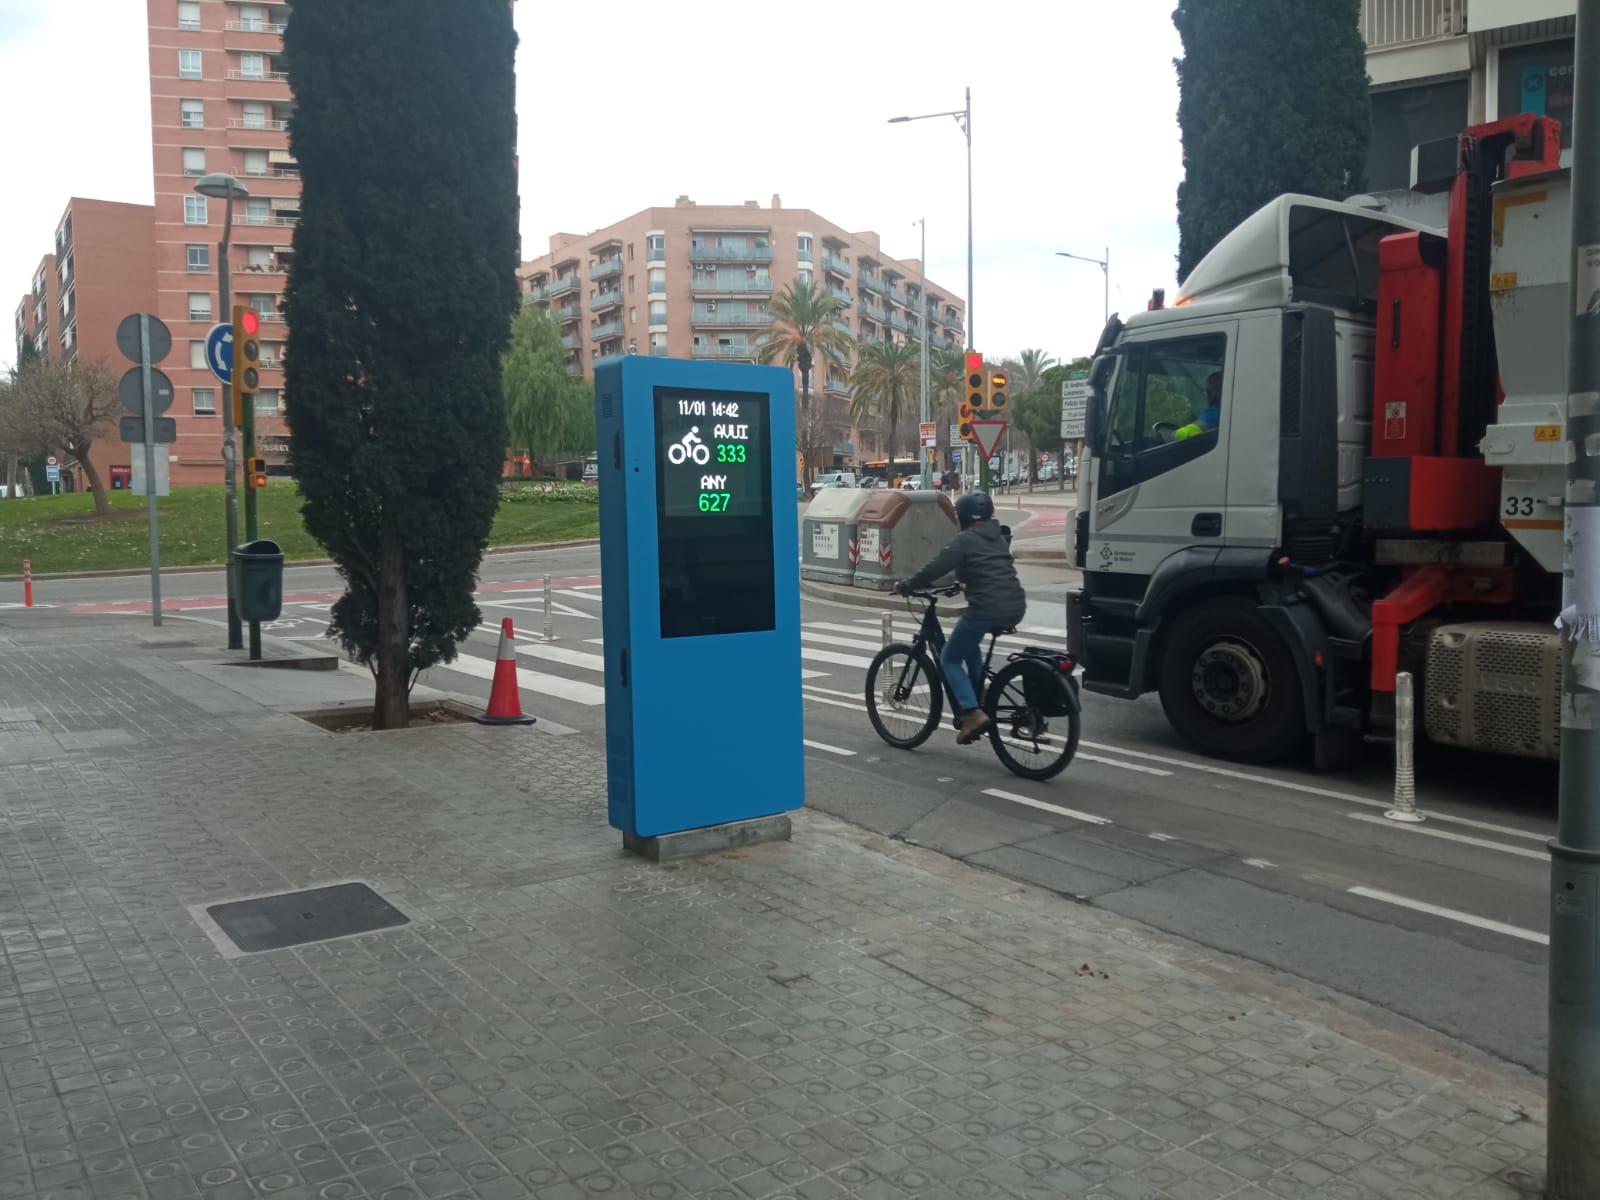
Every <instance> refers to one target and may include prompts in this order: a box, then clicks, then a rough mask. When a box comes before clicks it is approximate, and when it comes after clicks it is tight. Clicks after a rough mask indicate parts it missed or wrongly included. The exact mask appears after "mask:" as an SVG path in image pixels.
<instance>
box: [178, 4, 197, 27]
mask: <svg viewBox="0 0 1600 1200" xmlns="http://www.w3.org/2000/svg"><path fill="white" fill-rule="evenodd" d="M178 28H179V29H199V28H200V0H178Z"/></svg>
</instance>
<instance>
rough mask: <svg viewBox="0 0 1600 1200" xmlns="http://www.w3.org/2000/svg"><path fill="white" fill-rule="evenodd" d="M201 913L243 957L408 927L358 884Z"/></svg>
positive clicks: (397, 912) (244, 902) (397, 913)
mask: <svg viewBox="0 0 1600 1200" xmlns="http://www.w3.org/2000/svg"><path fill="white" fill-rule="evenodd" d="M206 912H207V914H209V915H210V917H211V919H212V920H213V921H215V922H216V923H217V925H218V927H219V928H220V929H221V930H222V932H223V933H225V934H227V935H228V937H230V938H231V939H232V940H233V944H234V945H236V946H238V947H239V949H241V950H243V951H244V952H245V953H246V954H253V953H256V952H258V951H261V950H281V949H283V948H284V947H285V946H301V945H304V944H305V943H307V942H324V941H327V940H328V939H329V938H339V937H348V936H349V935H350V934H353V933H371V932H372V931H373V930H374V929H388V928H389V927H390V926H393V925H409V924H410V923H411V918H410V917H408V916H406V915H405V914H404V913H403V912H401V911H400V910H399V909H397V908H395V907H394V906H393V905H392V904H390V903H389V902H388V901H387V900H385V899H384V898H383V897H382V896H380V895H378V893H377V892H375V891H373V890H372V889H371V888H369V887H368V886H367V885H366V884H364V883H340V884H335V885H334V886H333V887H324V888H311V889H310V890H309V891H304V892H284V893H282V894H281V895H277V896H262V897H259V898H257V899H255V900H234V901H231V902H229V903H227V904H213V905H211V906H210V907H209V908H207V909H206Z"/></svg>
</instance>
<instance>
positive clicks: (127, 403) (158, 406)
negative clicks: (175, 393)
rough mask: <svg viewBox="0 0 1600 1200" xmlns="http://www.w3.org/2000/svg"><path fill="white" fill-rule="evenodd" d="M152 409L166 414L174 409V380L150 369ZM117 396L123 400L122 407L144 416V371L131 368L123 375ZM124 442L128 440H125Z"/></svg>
mask: <svg viewBox="0 0 1600 1200" xmlns="http://www.w3.org/2000/svg"><path fill="white" fill-rule="evenodd" d="M150 389H151V391H150V409H151V411H152V412H156V413H164V412H166V411H167V409H169V408H171V407H172V380H170V379H168V378H167V376H166V374H165V373H164V372H161V371H157V370H156V369H155V368H154V367H152V368H151V369H150ZM117 395H118V396H119V397H120V398H121V400H122V407H123V408H125V409H127V410H128V411H129V412H131V413H133V414H134V415H135V416H138V417H143V416H144V371H143V370H141V369H140V368H139V367H129V368H128V369H127V370H126V371H124V372H123V373H122V378H121V379H120V380H119V381H118V382H117ZM123 440H124V441H126V440H127V439H126V438H124V439H123Z"/></svg>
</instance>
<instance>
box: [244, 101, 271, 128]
mask: <svg viewBox="0 0 1600 1200" xmlns="http://www.w3.org/2000/svg"><path fill="white" fill-rule="evenodd" d="M244 127H245V128H246V129H265V128H266V127H267V106H266V105H265V104H256V103H254V102H250V103H247V104H246V105H245V106H244Z"/></svg>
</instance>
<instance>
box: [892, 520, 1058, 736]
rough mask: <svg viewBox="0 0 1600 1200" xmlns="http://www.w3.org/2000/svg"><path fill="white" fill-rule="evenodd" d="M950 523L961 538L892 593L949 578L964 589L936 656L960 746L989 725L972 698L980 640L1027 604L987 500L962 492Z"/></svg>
mask: <svg viewBox="0 0 1600 1200" xmlns="http://www.w3.org/2000/svg"><path fill="white" fill-rule="evenodd" d="M956 520H957V521H958V522H959V523H960V525H961V532H960V533H958V534H956V536H955V537H954V538H953V539H951V541H950V544H949V545H948V546H946V547H945V548H944V549H943V550H941V551H939V553H938V554H937V555H935V556H934V558H933V561H932V562H930V563H929V564H928V565H927V566H925V567H923V568H922V570H920V571H918V572H916V573H915V574H914V575H912V576H911V577H910V578H909V579H906V580H904V581H903V582H901V583H899V584H896V585H895V589H894V590H895V591H896V592H897V593H902V594H903V593H905V592H918V591H922V590H923V589H924V588H926V587H927V586H928V585H929V584H931V583H932V582H933V581H934V580H936V579H939V578H942V577H943V576H945V575H949V574H951V573H952V572H954V574H955V577H956V579H957V581H958V582H960V583H961V584H962V585H963V586H964V587H965V588H966V591H967V611H966V614H965V615H964V616H962V618H961V619H960V620H959V621H957V622H956V625H955V628H954V629H952V630H951V631H950V637H949V639H948V640H947V641H946V642H945V644H944V649H943V650H942V651H940V652H939V663H940V665H941V666H942V667H943V668H944V674H945V679H946V680H947V681H948V683H949V685H950V694H951V695H952V696H953V697H955V703H956V718H957V720H958V721H959V722H960V725H959V727H958V728H959V732H958V733H957V734H956V743H957V744H958V745H962V746H965V745H968V744H970V743H972V742H975V741H977V740H978V738H980V737H981V736H983V733H984V731H985V730H986V729H988V727H989V725H990V724H991V721H990V720H989V714H988V713H986V712H984V711H983V709H981V708H979V707H978V692H979V691H980V690H981V689H982V687H983V639H984V638H985V637H986V636H987V635H988V634H990V633H992V632H994V631H995V630H997V629H1005V628H1007V627H1009V626H1012V625H1015V624H1016V623H1017V622H1018V621H1020V620H1022V616H1023V613H1024V612H1025V611H1026V609H1027V606H1028V598H1027V594H1026V593H1025V592H1024V591H1023V590H1022V581H1021V580H1019V579H1018V578H1017V567H1016V564H1015V563H1014V562H1013V561H1012V560H1011V545H1010V539H1009V538H1008V537H1007V533H1008V532H1009V531H1008V530H1007V529H1006V528H1005V526H1003V525H1001V524H1000V523H999V522H998V521H996V520H995V519H994V501H993V500H991V499H989V496H988V494H987V493H986V492H968V493H966V494H965V495H964V496H962V497H961V498H960V499H958V500H957V501H956Z"/></svg>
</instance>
